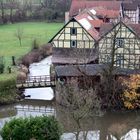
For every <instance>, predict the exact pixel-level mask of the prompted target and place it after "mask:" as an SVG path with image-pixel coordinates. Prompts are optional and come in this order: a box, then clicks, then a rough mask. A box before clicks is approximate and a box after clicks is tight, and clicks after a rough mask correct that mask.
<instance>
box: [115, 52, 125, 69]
mask: <svg viewBox="0 0 140 140" xmlns="http://www.w3.org/2000/svg"><path fill="white" fill-rule="evenodd" d="M123 64H124V55H123V54H117V55H116V65H117V66H120V67H121V66H122V65H123Z"/></svg>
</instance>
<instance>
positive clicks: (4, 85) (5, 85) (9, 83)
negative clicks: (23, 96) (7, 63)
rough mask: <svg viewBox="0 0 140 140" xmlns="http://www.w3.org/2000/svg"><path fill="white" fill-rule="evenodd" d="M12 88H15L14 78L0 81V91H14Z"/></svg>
mask: <svg viewBox="0 0 140 140" xmlns="http://www.w3.org/2000/svg"><path fill="white" fill-rule="evenodd" d="M14 88H16V79H15V78H9V79H6V80H1V81H0V91H4V90H9V89H14Z"/></svg>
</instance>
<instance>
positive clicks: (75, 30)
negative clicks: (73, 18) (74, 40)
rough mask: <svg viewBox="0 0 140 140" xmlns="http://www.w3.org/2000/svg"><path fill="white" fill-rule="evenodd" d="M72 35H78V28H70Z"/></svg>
mask: <svg viewBox="0 0 140 140" xmlns="http://www.w3.org/2000/svg"><path fill="white" fill-rule="evenodd" d="M70 34H71V35H77V28H76V27H71V28H70Z"/></svg>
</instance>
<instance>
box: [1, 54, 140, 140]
mask: <svg viewBox="0 0 140 140" xmlns="http://www.w3.org/2000/svg"><path fill="white" fill-rule="evenodd" d="M50 65H51V56H50V57H47V58H46V59H44V60H42V61H41V62H39V63H34V64H32V65H31V66H30V76H40V75H49V74H50ZM25 95H26V96H27V95H30V98H27V99H26V100H24V101H21V102H19V103H16V104H13V105H6V106H1V107H0V129H1V128H2V127H3V125H4V124H5V122H6V121H9V120H10V119H12V118H15V117H29V116H42V115H47V116H49V115H55V116H56V118H57V119H58V120H59V121H60V123H61V124H62V125H63V129H64V133H63V135H62V138H61V139H62V140H76V139H75V135H74V133H75V132H76V127H75V123H74V121H73V120H72V119H71V118H70V117H69V115H68V114H67V112H68V110H66V111H65V113H62V112H61V111H60V110H59V109H56V107H55V105H54V104H53V103H52V102H51V99H52V98H53V97H54V95H53V90H52V89H51V88H37V89H25ZM84 135H86V137H87V140H140V112H123V113H122V112H117V113H116V112H106V113H105V114H104V115H103V116H101V117H96V116H95V117H92V118H87V119H85V120H83V121H82V128H81V130H80V132H79V140H84V139H83V136H84ZM0 140H2V138H0Z"/></svg>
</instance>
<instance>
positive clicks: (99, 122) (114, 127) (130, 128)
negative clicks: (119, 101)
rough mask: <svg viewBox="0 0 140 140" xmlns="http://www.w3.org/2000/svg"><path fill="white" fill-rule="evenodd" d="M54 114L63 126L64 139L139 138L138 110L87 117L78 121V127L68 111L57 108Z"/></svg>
mask: <svg viewBox="0 0 140 140" xmlns="http://www.w3.org/2000/svg"><path fill="white" fill-rule="evenodd" d="M56 114H57V118H58V120H59V121H60V122H61V123H62V124H63V127H64V135H63V136H62V137H63V139H64V140H77V139H76V137H78V138H79V140H140V117H139V115H140V112H137V113H136V112H125V113H122V112H120V113H115V112H114V113H111V112H108V113H105V115H103V116H101V117H88V118H86V119H84V120H82V121H81V122H80V125H81V128H80V129H77V128H78V127H77V124H76V123H75V121H74V119H73V118H72V117H70V115H69V112H67V113H66V112H65V113H62V112H60V111H58V110H57V111H56Z"/></svg>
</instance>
